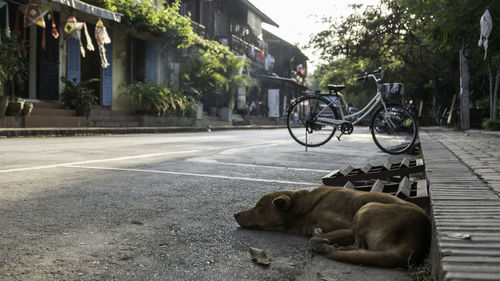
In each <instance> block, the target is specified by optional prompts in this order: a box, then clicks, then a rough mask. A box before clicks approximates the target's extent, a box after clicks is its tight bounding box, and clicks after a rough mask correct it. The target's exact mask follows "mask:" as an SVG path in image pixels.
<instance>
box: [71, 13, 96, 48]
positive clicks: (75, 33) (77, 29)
mask: <svg viewBox="0 0 500 281" xmlns="http://www.w3.org/2000/svg"><path fill="white" fill-rule="evenodd" d="M82 29H83V30H84V33H85V40H86V41H87V49H88V50H89V51H94V50H95V49H94V45H93V44H92V40H91V39H90V35H89V32H88V29H87V24H86V23H85V22H78V21H77V20H76V18H75V16H69V17H68V19H67V20H66V24H65V25H64V40H66V39H68V37H70V36H71V37H73V38H75V39H76V40H78V42H79V43H80V53H81V54H82V57H85V48H84V47H83V43H82V35H81V31H82Z"/></svg>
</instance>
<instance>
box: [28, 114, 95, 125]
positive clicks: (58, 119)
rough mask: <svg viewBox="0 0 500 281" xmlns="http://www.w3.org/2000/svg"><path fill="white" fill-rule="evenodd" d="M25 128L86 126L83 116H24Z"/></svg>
mask: <svg viewBox="0 0 500 281" xmlns="http://www.w3.org/2000/svg"><path fill="white" fill-rule="evenodd" d="M25 127H26V128H81V127H87V118H86V117H84V116H51V115H46V116H43V117H41V116H37V115H35V116H26V117H25Z"/></svg>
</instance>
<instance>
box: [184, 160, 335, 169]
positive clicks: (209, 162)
mask: <svg viewBox="0 0 500 281" xmlns="http://www.w3.org/2000/svg"><path fill="white" fill-rule="evenodd" d="M186 161H188V162H198V163H206V164H215V165H226V166H239V167H251V168H264V169H279V170H288V171H300V172H318V173H330V172H331V170H318V169H308V168H293V167H284V166H269V165H256V164H242V163H228V162H219V161H217V160H215V159H211V158H205V157H195V158H188V159H186Z"/></svg>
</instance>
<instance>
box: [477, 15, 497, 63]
mask: <svg viewBox="0 0 500 281" xmlns="http://www.w3.org/2000/svg"><path fill="white" fill-rule="evenodd" d="M479 25H480V26H481V36H480V37H479V42H478V43H477V45H478V46H481V45H482V46H483V47H484V60H486V53H487V52H488V37H490V33H491V30H492V29H493V21H492V20H491V15H490V12H489V11H488V9H486V11H484V14H483V15H482V16H481V20H480V21H479Z"/></svg>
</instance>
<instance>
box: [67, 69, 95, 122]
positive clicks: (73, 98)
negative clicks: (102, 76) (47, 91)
mask: <svg viewBox="0 0 500 281" xmlns="http://www.w3.org/2000/svg"><path fill="white" fill-rule="evenodd" d="M61 81H62V82H63V83H64V84H65V87H64V91H63V92H62V93H61V98H62V101H63V102H64V104H65V105H66V106H67V107H69V108H71V109H75V110H76V115H78V116H88V115H89V113H90V110H91V109H92V105H95V104H97V96H95V95H94V90H93V89H91V88H89V87H88V85H89V84H91V83H94V82H98V81H99V79H97V78H93V79H90V80H87V81H80V82H79V83H77V82H76V79H73V81H69V80H67V79H66V78H65V77H61Z"/></svg>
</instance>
